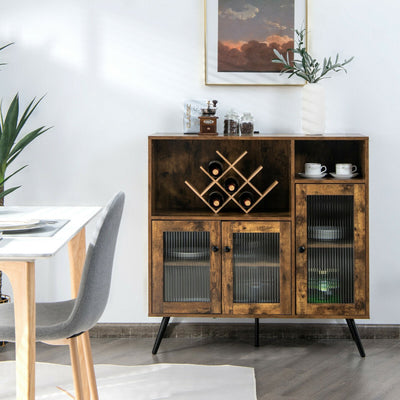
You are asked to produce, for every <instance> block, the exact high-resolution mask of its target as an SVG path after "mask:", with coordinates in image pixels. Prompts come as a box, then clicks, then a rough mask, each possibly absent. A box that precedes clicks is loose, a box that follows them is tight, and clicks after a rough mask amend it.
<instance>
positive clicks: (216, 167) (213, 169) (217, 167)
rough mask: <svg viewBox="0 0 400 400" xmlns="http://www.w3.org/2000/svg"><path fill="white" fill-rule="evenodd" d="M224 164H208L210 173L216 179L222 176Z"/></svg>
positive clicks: (211, 162)
mask: <svg viewBox="0 0 400 400" xmlns="http://www.w3.org/2000/svg"><path fill="white" fill-rule="evenodd" d="M222 170H223V167H222V164H221V163H220V162H219V161H216V160H213V161H210V162H209V163H208V172H209V173H210V175H211V176H212V177H214V178H218V177H219V176H220V175H221V174H222Z"/></svg>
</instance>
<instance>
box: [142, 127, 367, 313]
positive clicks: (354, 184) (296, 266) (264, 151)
mask: <svg viewBox="0 0 400 400" xmlns="http://www.w3.org/2000/svg"><path fill="white" fill-rule="evenodd" d="M244 152H246V156H243V154H244ZM221 155H222V157H221ZM237 158H240V161H239V162H237V163H236V164H235V168H237V169H238V170H239V171H240V172H241V173H242V172H243V176H245V177H246V176H247V177H251V178H252V183H254V186H255V187H256V188H263V187H264V188H266V187H268V185H269V184H271V182H273V181H274V180H278V181H279V184H278V185H277V186H276V187H275V188H274V190H272V191H271V193H269V194H268V196H266V197H265V199H263V200H262V201H261V202H260V204H257V205H256V206H255V208H254V210H251V212H250V213H248V214H245V213H243V210H242V209H241V208H240V207H239V206H238V205H237V204H235V202H234V201H231V202H230V203H231V204H229V205H228V204H227V205H226V206H225V207H224V209H223V210H221V212H219V213H215V212H214V211H212V210H210V209H209V207H208V206H206V205H205V204H204V202H203V201H202V200H200V199H199V198H198V196H197V195H196V194H195V193H193V191H191V190H190V189H189V187H188V186H187V185H186V184H185V180H188V181H190V183H191V184H193V185H194V186H195V188H196V191H199V193H200V192H201V190H200V189H203V188H206V187H207V188H208V189H211V186H210V178H209V176H207V173H205V172H206V170H207V165H208V162H209V161H211V160H213V159H216V160H219V161H221V162H222V163H223V164H224V163H225V164H224V165H225V166H226V167H228V168H229V163H231V162H234V160H236V159H237ZM224 159H226V160H224ZM149 160H150V161H149V162H150V164H149V199H150V200H151V202H150V203H149V204H150V208H151V209H150V210H149V226H150V229H149V232H151V231H152V230H153V231H154V225H152V224H154V223H155V222H156V223H158V222H173V223H179V222H181V223H195V222H201V223H203V222H210V221H214V222H216V223H218V224H220V229H221V235H220V239H219V240H220V247H221V248H222V247H223V246H224V245H225V244H224V243H228V244H229V243H231V242H230V240H229V239H228V236H226V235H229V233H226V232H225V230H226V229H228V228H227V227H228V225H226V226H225V227H224V224H225V223H228V222H235V221H238V220H240V221H242V222H246V223H250V222H257V223H258V222H259V223H264V224H268V223H270V222H274V221H275V222H276V223H277V224H281V227H282V229H283V228H284V227H285V226H286V225H282V223H285V222H286V223H288V224H287V226H288V227H289V238H288V240H285V241H284V242H285V243H286V246H287V249H284V250H283V253H282V254H283V259H284V260H287V262H288V264H289V270H288V274H287V275H286V274H285V276H284V277H281V278H282V282H284V281H288V282H290V285H289V286H288V287H289V288H290V290H289V292H287V291H286V289H283V288H281V290H282V293H285V297H287V299H288V304H289V305H288V307H289V308H288V309H286V308H285V311H284V313H283V314H280V313H279V312H278V311H277V310H278V309H280V310H281V312H282V310H283V309H282V308H281V307H282V305H279V306H277V308H276V309H275V310H272V308H273V307H272V306H271V309H270V311H269V312H265V311H261V310H260V309H257V308H256V307H254V306H251V307H249V308H248V309H247V311H246V306H244V305H239V304H237V305H236V306H235V307H237V308H236V310H237V312H239V310H240V313H239V314H237V313H235V312H234V311H233V308H232V307H231V304H230V300H229V299H230V298H231V292H232V290H233V288H232V283H229V282H233V281H232V279H233V276H232V275H231V272H230V271H232V266H231V265H230V264H231V260H230V259H229V255H227V256H225V255H224V254H220V257H221V258H222V260H221V262H220V268H221V273H220V274H221V279H222V281H223V282H222V283H221V285H222V289H221V290H222V293H221V313H220V314H219V316H220V317H223V318H234V317H235V316H236V315H237V316H240V317H248V318H252V317H258V316H259V317H261V318H262V317H269V316H273V317H277V318H284V317H285V316H288V315H290V316H291V317H293V318H300V319H301V318H344V317H346V318H353V319H354V318H368V317H369V278H368V276H369V271H368V237H369V235H368V178H369V166H368V138H367V137H365V136H363V135H357V134H352V135H323V136H318V137H316V136H301V135H257V136H253V137H232V138H226V137H221V136H216V137H199V136H192V135H191V136H185V135H178V134H158V135H153V136H150V137H149ZM194 160H195V162H194ZM305 162H321V163H322V164H324V165H327V167H328V171H334V168H335V163H338V162H351V163H353V164H356V165H357V167H358V172H359V176H358V177H357V178H356V179H351V180H335V179H333V178H330V179H323V180H305V179H300V178H298V177H297V174H298V172H304V163H305ZM200 166H201V167H202V168H200ZM260 167H262V169H260ZM252 171H258V173H257V174H255V175H254V177H252V176H251V175H252V174H251V172H252ZM231 172H232V170H230V171H228V174H230V173H231ZM233 172H234V171H233ZM228 174H227V175H228ZM234 177H235V178H236V179H238V180H239V186H240V185H241V184H242V183H243V182H244V180H243V177H241V176H240V174H239V175H236V176H234ZM253 178H254V179H253ZM306 183H308V184H309V187H310V188H311V187H315V188H317V187H320V190H321V191H320V192H319V193H322V192H323V194H333V195H334V194H338V193H340V191H341V190H342V191H345V192H346V193H353V194H354V195H356V197H357V199H358V200H357V201H358V203H357V204H359V208H358V209H357V213H359V210H362V209H364V211H363V212H361V214H360V213H359V214H358V217H357V218H356V219H357V220H355V223H356V225H357V227H356V229H355V232H356V235H357V241H356V243H355V252H356V253H357V261H356V278H357V282H356V284H355V292H356V293H357V294H356V296H357V301H356V302H355V303H354V304H353V305H347V304H346V305H335V304H322V305H318V304H313V305H312V306H313V307H311V308H310V307H307V306H306V303H305V302H304V301H305V300H304V298H303V299H302V297H301V296H302V295H303V294H304V293H306V280H305V281H304V279H303V280H302V279H300V280H298V278H301V276H302V274H303V275H304V274H306V264H304V262H306V259H305V261H304V260H303V261H302V258H301V256H299V255H298V252H297V247H298V246H297V243H298V241H299V240H300V239H299V235H300V236H302V237H303V238H304V237H305V236H304V235H305V229H306V226H305V225H306V220H305V219H304V217H302V216H301V213H298V212H297V211H296V208H297V207H298V203H299V199H300V201H301V195H304V193H303V194H301V193H300V197H296V188H300V187H302V185H303V184H306ZM217 186H218V185H217ZM219 189H220V187H219ZM338 189H339V192H338ZM316 190H317V189H316ZM317 191H318V190H317ZM357 193H358V194H357ZM200 194H201V193H200ZM299 207H300V208H301V206H299ZM299 210H300V209H299ZM303 211H304V210H303ZM303 214H304V213H303ZM304 215H305V214H304ZM290 227H292V229H290ZM295 227H296V228H295ZM228 230H229V229H228ZM362 230H364V233H363V232H362ZM152 237H153V235H152ZM217 241H218V239H217ZM300 241H301V240H300ZM150 243H151V240H150ZM160 250H161V248H160V246H159V245H157V244H154V243H153V247H152V249H150V250H149V252H150V254H151V257H150V260H151V262H150V263H149V264H152V265H153V266H154V265H155V263H158V264H159V263H161V262H162V259H161V258H162V257H161V256H160V254H161V253H160ZM286 250H287V252H286ZM297 259H298V260H297ZM285 262H286V261H285ZM149 268H150V272H149V277H150V279H149V299H150V300H149V303H150V306H149V315H151V316H171V315H179V316H187V317H196V316H204V317H206V316H207V314H208V312H209V311H208V309H207V307H204V304H203V305H196V307H198V308H197V309H198V311H196V312H195V311H193V307H191V305H190V304H187V305H185V306H182V307H181V308H180V312H179V313H178V314H174V310H176V309H178V304H173V303H171V304H166V303H164V307H165V308H164V309H163V306H161V304H162V299H161V297H160V298H158V299H157V294H156V293H158V294H161V293H162V291H161V287H162V282H161V281H160V277H158V278H156V279H155V276H154V273H155V269H154V267H151V265H149ZM155 281H157V282H156V283H155ZM155 289H156V290H155ZM160 296H161V295H160ZM285 307H286V306H285ZM166 310H168V313H167V312H166ZM271 313H272V314H271Z"/></svg>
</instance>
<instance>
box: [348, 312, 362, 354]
mask: <svg viewBox="0 0 400 400" xmlns="http://www.w3.org/2000/svg"><path fill="white" fill-rule="evenodd" d="M346 322H347V325H348V327H349V330H350V333H351V336H352V338H353V340H354V341H355V342H356V345H357V349H358V352H359V353H360V356H361V357H365V351H364V347H363V345H362V343H361V338H360V335H359V333H358V329H357V325H356V323H355V322H354V319H346Z"/></svg>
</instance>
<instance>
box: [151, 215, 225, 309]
mask: <svg viewBox="0 0 400 400" xmlns="http://www.w3.org/2000/svg"><path fill="white" fill-rule="evenodd" d="M164 232H209V233H210V244H209V246H210V247H209V249H210V301H209V302H166V301H164ZM220 235H221V234H220V224H219V223H218V222H215V221H153V223H152V281H151V282H149V284H150V287H149V290H150V291H151V294H152V295H151V299H152V303H151V306H150V307H151V310H152V312H153V313H155V314H156V313H163V314H166V315H170V314H175V313H176V314H180V313H199V314H205V313H208V314H216V313H217V314H219V313H221V256H220V251H216V252H214V251H211V248H212V247H213V246H216V247H218V249H219V248H220V247H221V244H220V243H221V238H220Z"/></svg>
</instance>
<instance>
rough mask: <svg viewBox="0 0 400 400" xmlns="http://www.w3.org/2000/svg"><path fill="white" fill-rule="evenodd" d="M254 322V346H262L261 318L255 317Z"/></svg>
mask: <svg viewBox="0 0 400 400" xmlns="http://www.w3.org/2000/svg"><path fill="white" fill-rule="evenodd" d="M254 322H255V324H254V346H255V347H258V346H260V320H259V318H255V321H254Z"/></svg>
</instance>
